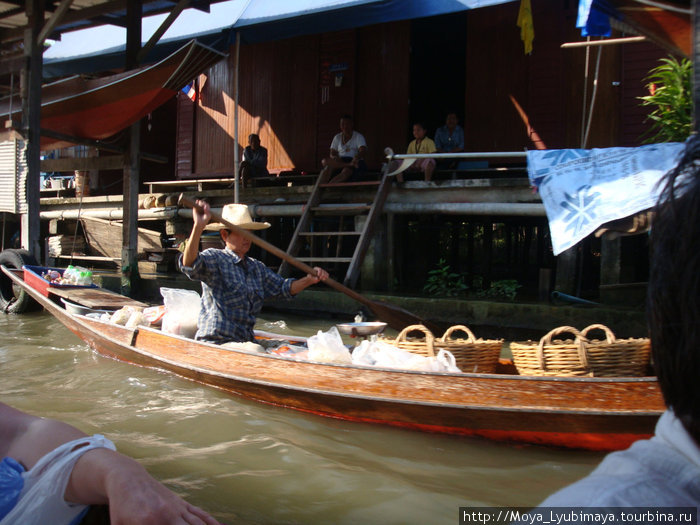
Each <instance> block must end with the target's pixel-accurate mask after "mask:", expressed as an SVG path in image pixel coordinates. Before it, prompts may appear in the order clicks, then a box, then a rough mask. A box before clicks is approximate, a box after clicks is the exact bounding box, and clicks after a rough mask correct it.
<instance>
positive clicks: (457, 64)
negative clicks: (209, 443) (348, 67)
mask: <svg viewBox="0 0 700 525" xmlns="http://www.w3.org/2000/svg"><path fill="white" fill-rule="evenodd" d="M466 49H467V13H466V12H463V13H456V14H450V15H444V16H435V17H430V18H423V19H416V20H413V21H412V22H411V66H410V67H411V73H410V83H411V86H410V97H411V98H410V106H409V117H410V118H409V120H410V123H411V127H412V124H413V123H414V122H417V121H420V122H423V123H424V124H425V125H426V126H427V127H428V136H429V137H430V138H433V137H434V136H435V130H436V129H437V128H438V127H440V126H442V125H443V124H444V123H445V116H446V115H447V113H448V112H450V111H454V112H456V113H457V117H458V118H459V120H460V124H461V123H462V122H463V119H464V104H465V102H464V101H465V86H466V71H465V67H466V63H467V55H466ZM406 137H407V139H409V140H412V139H413V137H412V134H411V129H407V130H406ZM407 144H408V143H407Z"/></svg>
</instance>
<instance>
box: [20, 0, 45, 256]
mask: <svg viewBox="0 0 700 525" xmlns="http://www.w3.org/2000/svg"><path fill="white" fill-rule="evenodd" d="M25 12H26V15H27V20H28V24H27V28H26V29H25V31H24V58H25V65H24V73H25V76H24V80H25V81H24V85H23V86H22V110H23V111H22V114H23V122H22V130H23V132H24V135H25V139H26V140H27V152H26V156H27V186H26V199H27V213H26V214H24V215H22V218H21V222H22V228H21V229H22V246H23V247H24V248H26V249H27V250H29V251H30V252H31V253H32V255H34V257H35V258H36V260H37V261H40V260H41V242H40V236H41V223H40V220H39V195H40V193H39V190H40V188H39V185H40V179H41V167H40V163H41V142H40V140H41V80H42V78H41V77H42V70H43V63H44V60H43V56H42V51H43V50H42V49H41V48H40V46H39V34H40V33H41V29H42V27H43V24H44V2H43V0H28V1H27V2H26V4H25Z"/></svg>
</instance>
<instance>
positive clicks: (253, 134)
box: [248, 133, 260, 140]
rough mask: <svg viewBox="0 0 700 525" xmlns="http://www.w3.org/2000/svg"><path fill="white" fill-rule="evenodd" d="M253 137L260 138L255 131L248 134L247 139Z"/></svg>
mask: <svg viewBox="0 0 700 525" xmlns="http://www.w3.org/2000/svg"><path fill="white" fill-rule="evenodd" d="M253 137H255V138H256V139H258V140H260V137H258V135H257V133H251V134H250V135H248V140H253Z"/></svg>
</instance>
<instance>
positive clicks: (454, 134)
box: [435, 113, 464, 153]
mask: <svg viewBox="0 0 700 525" xmlns="http://www.w3.org/2000/svg"><path fill="white" fill-rule="evenodd" d="M458 122H459V121H458V120H457V114H456V113H448V114H447V118H446V119H445V125H444V126H442V127H440V128H438V129H437V131H436V132H435V147H436V148H437V151H438V153H459V152H460V151H464V130H463V129H462V127H461V126H460V125H459V124H458Z"/></svg>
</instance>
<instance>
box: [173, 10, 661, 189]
mask: <svg viewBox="0 0 700 525" xmlns="http://www.w3.org/2000/svg"><path fill="white" fill-rule="evenodd" d="M532 4H533V18H534V24H535V41H534V51H533V53H532V54H531V55H527V56H526V55H525V54H524V50H523V43H522V41H521V39H520V31H519V28H518V27H517V26H516V24H515V22H516V20H517V15H518V8H519V3H518V2H512V3H508V4H503V5H499V6H492V7H488V8H481V9H475V10H473V11H469V12H468V14H467V16H466V27H465V31H466V32H467V50H466V64H464V65H463V66H460V65H455V67H465V68H466V82H465V86H464V93H465V108H466V110H465V115H464V127H465V132H466V136H467V137H468V140H467V149H468V150H470V151H518V150H523V149H525V148H533V147H534V145H533V143H532V142H531V141H530V139H529V138H528V136H527V133H526V128H525V125H524V124H523V122H522V120H521V118H520V116H519V115H518V113H517V111H516V109H515V108H514V106H513V103H512V102H511V98H510V97H511V96H512V97H513V98H514V99H515V100H517V102H518V103H519V104H520V105H521V106H522V108H523V109H524V111H525V112H526V113H527V115H528V117H529V119H530V123H531V124H532V126H534V128H535V131H536V132H537V133H538V134H539V135H540V136H541V138H542V140H543V141H544V143H545V144H546V145H547V147H549V148H563V147H580V146H581V119H582V114H583V89H584V88H583V86H584V66H585V50H584V49H583V48H579V49H561V48H560V45H561V44H562V43H563V42H567V41H577V40H581V37H580V33H579V30H578V29H576V28H575V27H574V25H575V17H576V7H577V2H573V1H566V2H559V1H556V2H553V1H551V0H534V1H533V2H532ZM553 5H556V6H559V7H560V8H559V9H554V8H553ZM410 34H411V22H410V21H404V22H395V23H389V24H380V25H375V26H368V27H364V28H359V29H353V30H346V31H338V32H332V33H325V34H322V35H310V36H303V37H297V38H292V39H287V40H282V41H278V42H268V43H262V44H252V45H243V46H242V48H241V53H240V57H241V72H242V73H241V78H240V113H239V136H240V142H241V144H240V147H241V149H242V147H244V146H245V145H246V144H247V136H248V134H250V133H253V132H256V133H258V134H259V135H260V137H261V141H262V144H263V145H264V146H265V147H267V148H268V150H269V162H268V166H269V168H270V170H271V171H279V170H289V169H297V170H299V171H308V172H314V171H318V170H319V169H320V167H321V166H320V159H321V158H322V157H323V156H325V155H327V153H328V148H329V146H330V142H331V139H332V137H333V135H334V134H335V133H337V132H338V131H339V129H338V123H339V118H340V116H341V115H342V114H344V113H350V114H354V117H355V128H356V129H357V130H358V131H360V132H361V133H363V134H364V135H365V137H366V138H367V141H368V146H369V154H368V164H369V165H370V166H371V167H373V168H377V169H378V168H379V166H380V165H381V163H382V162H383V160H384V157H383V149H384V148H385V147H386V146H391V147H393V148H394V150H395V151H397V152H401V151H404V149H405V147H406V137H407V136H408V129H409V122H408V118H409V113H410V107H409V104H410V101H409V93H410V78H411V76H410V71H411V53H410V45H411V38H410ZM650 46H651V45H650ZM654 50H655V48H653V46H652V49H651V50H649V49H648V48H647V49H646V50H644V49H643V48H641V47H632V46H631V45H630V46H628V47H625V48H624V49H623V48H621V47H619V46H608V47H606V48H605V49H604V50H603V52H602V55H601V65H600V72H599V75H600V78H599V87H598V93H597V98H596V106H595V112H594V114H595V116H594V119H593V122H592V127H591V133H590V137H589V141H588V147H607V146H614V145H621V144H622V145H633V144H635V137H636V136H638V135H639V130H640V129H643V127H644V125H643V124H640V119H641V120H643V112H640V109H639V107H638V106H637V102H636V99H635V97H636V96H638V95H639V94H641V92H640V91H639V86H638V85H637V83H638V79H639V78H641V77H643V76H644V75H646V72H647V71H648V70H649V69H650V68H651V67H653V66H654V65H655V62H654V60H653V58H655V56H656V53H655V52H654ZM658 53H660V54H662V52H661V51H658ZM234 57H235V48H233V47H232V48H231V50H230V55H229V58H228V59H227V60H225V61H222V62H221V63H219V64H217V65H216V66H215V67H213V68H212V69H211V70H210V71H209V72H208V73H207V74H205V75H201V76H200V79H199V82H200V89H199V92H200V100H199V101H198V103H197V107H196V111H195V115H194V134H195V137H196V138H195V141H194V155H193V157H194V161H193V163H194V164H193V166H194V169H193V176H198V177H204V176H212V175H218V176H224V175H227V176H230V175H233V152H234V139H233V137H234V132H233V129H234V117H233V115H234V102H233V101H234V93H233V75H234ZM595 58H596V51H595V50H592V51H591V53H590V64H589V71H590V77H591V78H592V76H593V70H594V66H595ZM339 64H342V65H343V66H345V67H346V69H344V70H343V71H342V75H343V80H342V83H341V85H340V86H337V87H336V85H335V72H333V71H331V66H333V65H336V66H337V65H339ZM589 82H590V80H589ZM435 89H436V91H435V92H436V96H439V92H440V91H439V86H436V88H435ZM591 90H592V86H591V84H589V86H588V94H589V96H590V93H591ZM183 123H184V120H183ZM183 126H184V124H183ZM183 130H184V127H183ZM187 147H188V146H187V144H186V141H185V140H184V139H183V138H182V137H180V138H179V139H178V157H179V160H182V159H181V158H180V157H182V156H183V155H184V152H183V151H181V149H182V148H187ZM185 157H186V155H185ZM186 171H187V170H186V169H182V170H180V169H179V170H178V176H183V175H184V172H186Z"/></svg>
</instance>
